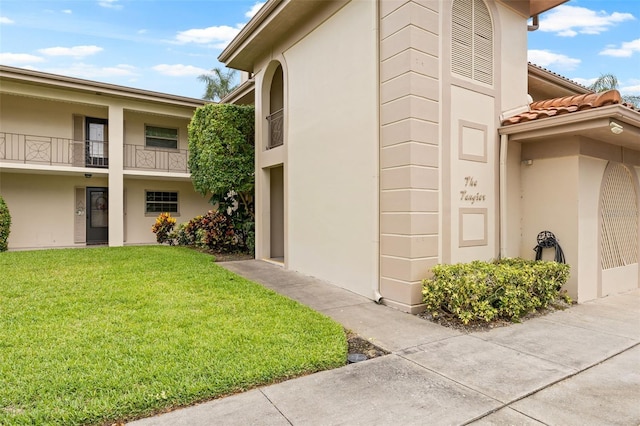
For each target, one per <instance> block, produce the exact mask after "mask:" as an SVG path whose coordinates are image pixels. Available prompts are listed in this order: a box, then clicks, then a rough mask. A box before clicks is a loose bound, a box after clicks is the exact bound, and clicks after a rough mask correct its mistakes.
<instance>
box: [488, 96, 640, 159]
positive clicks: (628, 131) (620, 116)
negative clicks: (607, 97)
mask: <svg viewBox="0 0 640 426" xmlns="http://www.w3.org/2000/svg"><path fill="white" fill-rule="evenodd" d="M611 120H615V121H616V122H618V123H619V124H622V125H623V126H624V127H625V129H624V131H623V133H622V134H621V135H614V134H613V133H610V131H609V125H610V121H611ZM596 130H598V131H603V130H604V131H606V132H605V133H604V134H607V135H610V136H609V137H608V138H607V139H608V142H611V143H616V142H618V141H622V142H624V143H623V145H625V144H626V145H633V146H634V147H635V148H636V149H638V148H640V143H638V141H640V112H638V111H635V110H633V109H631V108H629V107H626V106H624V105H621V104H616V105H608V106H603V107H598V108H593V109H589V110H585V111H578V112H573V113H570V114H565V115H560V116H556V117H548V118H540V119H537V120H532V121H527V122H524V123H518V124H511V125H508V126H502V127H499V128H498V133H499V134H500V135H506V136H508V137H509V141H511V142H527V141H531V140H538V139H543V138H548V137H554V136H561V135H568V134H569V135H584V136H588V137H592V136H593V134H594V131H596ZM634 141H635V142H634Z"/></svg>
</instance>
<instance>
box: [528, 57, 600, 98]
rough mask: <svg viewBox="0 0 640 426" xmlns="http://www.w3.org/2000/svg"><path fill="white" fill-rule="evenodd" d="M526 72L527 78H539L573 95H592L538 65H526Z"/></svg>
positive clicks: (588, 91) (581, 87) (587, 89)
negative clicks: (573, 93)
mask: <svg viewBox="0 0 640 426" xmlns="http://www.w3.org/2000/svg"><path fill="white" fill-rule="evenodd" d="M527 67H528V68H527V70H528V74H529V76H533V77H536V78H539V79H541V80H544V81H548V82H550V83H553V84H555V85H556V86H559V87H562V88H564V89H567V90H570V91H571V92H575V93H585V94H586V93H593V90H590V89H589V88H587V87H584V86H582V85H581V84H578V83H576V82H575V81H572V80H570V79H568V78H566V77H562V76H560V75H558V74H555V73H553V72H551V71H548V70H546V69H544V68H541V67H539V66H538V65H535V64H532V63H528V64H527Z"/></svg>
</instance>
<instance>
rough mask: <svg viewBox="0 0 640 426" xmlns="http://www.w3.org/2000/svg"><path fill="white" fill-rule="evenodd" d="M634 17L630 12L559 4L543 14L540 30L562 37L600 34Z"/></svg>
mask: <svg viewBox="0 0 640 426" xmlns="http://www.w3.org/2000/svg"><path fill="white" fill-rule="evenodd" d="M634 19H635V17H634V16H633V15H632V14H630V13H619V12H613V13H611V14H607V12H605V11H603V10H602V11H599V12H598V11H595V10H591V9H587V8H586V7H579V6H567V5H561V6H558V7H556V8H554V9H552V10H551V11H550V12H547V13H546V14H544V15H543V18H542V19H541V20H540V31H543V32H551V33H556V35H558V36H562V37H574V36H576V35H578V34H600V33H602V32H605V31H607V30H609V29H610V28H611V27H612V26H614V25H616V24H619V23H621V22H625V21H632V20H634Z"/></svg>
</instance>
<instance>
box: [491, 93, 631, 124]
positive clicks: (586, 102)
mask: <svg viewBox="0 0 640 426" xmlns="http://www.w3.org/2000/svg"><path fill="white" fill-rule="evenodd" d="M614 104H623V105H625V106H628V107H629V108H631V109H635V108H633V106H632V105H629V104H626V103H623V102H622V97H621V96H620V92H618V91H617V90H608V91H606V92H600V93H587V94H584V95H572V96H565V97H563V98H555V99H547V100H544V101H537V102H533V103H531V105H529V111H527V112H523V113H521V114H518V115H514V116H513V117H509V118H506V119H504V120H503V121H502V125H503V126H509V125H511V124H517V123H524V122H527V121H532V120H540V119H543V118H547V117H554V116H557V115H563V114H570V113H572V112H576V111H584V110H587V109H593V108H599V107H602V106H606V105H614Z"/></svg>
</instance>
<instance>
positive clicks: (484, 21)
mask: <svg viewBox="0 0 640 426" xmlns="http://www.w3.org/2000/svg"><path fill="white" fill-rule="evenodd" d="M451 71H452V72H453V73H454V74H458V75H460V76H463V77H466V78H470V79H473V80H476V81H479V82H481V83H485V84H489V85H492V84H493V26H492V24H491V15H489V10H488V9H487V6H486V5H485V3H484V1H483V0H454V1H453V18H452V37H451Z"/></svg>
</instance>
